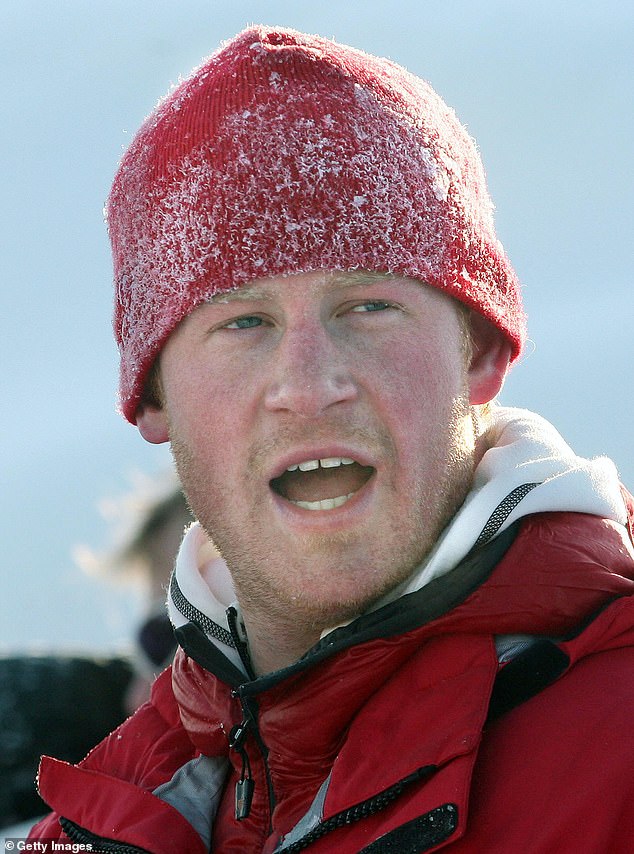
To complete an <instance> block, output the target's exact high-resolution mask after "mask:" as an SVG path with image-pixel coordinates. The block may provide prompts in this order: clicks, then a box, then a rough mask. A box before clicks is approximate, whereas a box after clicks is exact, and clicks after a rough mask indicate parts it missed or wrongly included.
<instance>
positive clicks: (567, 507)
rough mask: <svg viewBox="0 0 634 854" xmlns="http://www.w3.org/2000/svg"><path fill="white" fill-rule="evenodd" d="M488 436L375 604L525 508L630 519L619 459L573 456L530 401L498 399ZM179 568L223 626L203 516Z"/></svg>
mask: <svg viewBox="0 0 634 854" xmlns="http://www.w3.org/2000/svg"><path fill="white" fill-rule="evenodd" d="M490 437H491V440H490V441H491V447H490V449H489V450H488V451H486V453H485V454H484V456H483V457H482V460H481V461H480V464H479V465H478V467H477V469H476V471H475V476H474V481H473V486H472V489H471V491H470V492H469V494H468V496H467V498H466V500H465V502H464V504H463V505H462V507H461V508H460V509H459V511H458V512H457V513H456V515H455V516H454V518H453V520H452V521H451V522H450V524H449V525H448V526H447V528H446V529H445V530H444V532H443V533H442V535H441V536H440V538H439V539H438V542H437V543H436V546H435V547H434V549H433V550H432V552H431V553H430V555H429V556H428V557H427V559H426V560H425V562H424V563H423V564H422V565H421V566H420V567H419V568H418V569H417V570H416V572H415V573H414V574H413V575H412V576H411V577H410V578H409V579H408V580H407V581H406V582H405V583H404V584H402V585H400V587H398V588H396V589H395V590H393V591H391V593H390V594H389V595H388V596H387V597H385V598H384V599H383V600H381V601H380V602H378V603H376V604H375V606H374V608H373V610H375V609H376V608H379V607H381V606H382V605H384V604H386V603H387V602H389V601H393V600H394V599H397V598H399V597H400V596H402V595H404V594H406V593H410V592H412V591H414V590H419V589H420V588H422V587H424V586H425V585H426V584H429V582H430V581H431V580H432V579H434V578H438V577H440V576H442V575H444V574H446V573H447V572H449V571H450V570H451V569H453V567H454V566H456V565H457V564H458V563H459V562H460V561H461V560H462V559H463V558H464V557H465V555H467V554H468V552H469V551H470V550H471V548H472V547H473V546H474V545H475V544H476V542H478V543H484V542H487V541H488V540H490V539H492V538H493V537H495V536H496V535H497V534H499V533H500V532H501V531H503V530H505V528H507V527H508V526H509V525H511V524H512V523H513V522H515V521H516V520H517V519H519V518H521V517H523V516H527V515H529V514H533V513H543V512H547V511H569V512H576V513H589V514H592V515H595V516H600V517H602V518H607V519H611V520H612V521H614V522H617V523H619V524H621V525H625V524H626V522H627V512H626V509H625V504H624V501H623V497H622V495H621V491H620V484H619V479H618V474H617V471H616V467H615V466H614V464H613V463H612V462H611V461H610V460H609V459H607V458H606V457H599V458H597V459H594V460H586V459H583V458H581V457H578V456H576V454H575V453H574V452H573V451H572V450H571V448H570V447H569V446H568V445H567V444H566V442H564V440H563V439H562V437H561V436H560V435H559V433H558V432H557V431H556V430H555V428H554V427H553V426H552V425H551V424H549V423H548V421H546V420H545V419H544V418H542V417H541V416H539V415H536V414H535V413H533V412H529V411H528V410H525V409H511V408H505V407H496V408H495V409H494V415H493V423H492V426H491V428H490ZM174 572H175V575H176V579H177V582H178V586H179V587H180V590H181V591H182V593H183V595H184V597H185V598H186V599H187V600H188V602H189V603H191V605H192V606H193V607H194V608H195V609H197V610H198V611H200V612H201V613H202V614H204V615H205V616H206V617H207V618H209V619H211V620H212V621H213V622H215V623H217V624H218V625H219V626H222V627H224V628H226V627H227V620H226V616H225V612H226V609H227V607H228V606H229V605H234V606H235V591H234V587H233V583H232V581H231V577H230V575H229V571H228V569H227V567H226V566H225V564H224V562H223V561H222V560H220V559H218V557H217V555H215V554H213V552H212V551H211V552H210V545H209V541H208V539H207V537H206V535H205V533H204V532H203V530H202V528H201V527H200V525H199V524H198V523H195V524H194V525H192V526H191V528H190V529H189V530H188V531H187V533H186V535H185V538H184V540H183V543H182V546H181V549H180V551H179V554H178V557H177V561H176V567H175V570H174ZM168 611H169V615H170V619H171V620H172V623H173V624H174V626H176V627H178V626H181V625H183V624H184V623H186V622H187V621H188V619H189V617H187V616H186V615H184V614H183V613H182V609H181V610H179V609H178V608H177V606H176V605H175V603H174V601H173V599H172V597H171V596H169V597H168ZM331 630H332V629H329V630H328V631H331ZM326 633H327V632H324V634H326ZM215 642H217V643H220V642H219V641H218V640H217V639H215ZM222 649H223V652H225V653H226V654H228V655H229V657H230V658H231V659H232V660H233V661H234V663H239V657H238V655H237V652H236V651H235V650H232V649H230V648H229V647H228V646H226V645H225V644H222Z"/></svg>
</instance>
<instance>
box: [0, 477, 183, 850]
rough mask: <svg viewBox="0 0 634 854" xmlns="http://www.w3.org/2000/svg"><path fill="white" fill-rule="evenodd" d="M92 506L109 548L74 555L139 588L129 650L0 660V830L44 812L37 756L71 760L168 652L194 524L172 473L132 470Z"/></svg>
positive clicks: (142, 693) (135, 701)
mask: <svg viewBox="0 0 634 854" xmlns="http://www.w3.org/2000/svg"><path fill="white" fill-rule="evenodd" d="M100 504H101V511H102V515H103V516H104V518H105V520H106V522H107V523H108V526H109V529H110V539H111V543H110V547H109V548H108V549H107V550H106V551H105V552H103V553H99V552H96V551H94V550H92V549H89V548H87V547H85V546H78V547H76V548H75V549H74V557H75V560H76V562H77V563H78V564H79V565H80V566H81V567H82V569H84V570H85V571H86V572H87V573H88V574H90V575H93V576H99V577H101V578H106V579H108V580H109V581H110V582H111V583H113V584H119V583H125V584H132V585H135V586H138V587H140V593H141V602H142V614H141V616H140V619H139V622H138V625H137V626H136V627H135V630H134V634H133V637H132V638H131V643H130V653H129V654H122V655H119V656H108V655H102V656H99V655H95V656H91V657H88V656H80V655H68V654H64V655H62V654H57V655H55V654H48V655H29V656H26V655H15V656H7V657H4V658H0V827H7V826H9V825H13V824H14V823H15V822H22V821H24V820H28V819H35V818H36V817H38V816H41V815H43V813H44V812H45V811H46V805H45V804H44V802H43V801H42V800H41V798H40V797H39V795H38V793H37V789H36V785H35V777H36V772H37V766H38V762H39V759H40V756H41V755H42V754H43V753H46V754H51V755H54V756H57V757H59V758H60V759H64V760H66V761H68V762H78V761H79V760H80V759H82V758H83V757H84V756H85V754H86V753H87V752H88V750H90V748H91V747H93V746H94V744H96V742H98V741H99V740H100V739H102V738H103V737H104V736H105V735H107V734H108V733H109V732H111V731H112V730H113V729H115V727H117V726H118V725H119V724H120V723H121V722H122V721H123V720H124V719H125V718H126V717H127V716H128V715H129V714H132V713H133V712H134V711H135V710H136V709H137V708H138V707H139V706H141V705H142V704H143V703H145V702H146V701H147V700H148V699H149V694H150V687H151V684H152V682H153V681H154V679H155V678H156V676H157V675H158V674H159V673H160V672H161V671H162V670H163V669H164V668H165V667H167V666H168V665H169V664H170V663H171V660H172V657H173V655H174V650H175V648H176V641H175V638H174V632H173V629H172V625H171V623H170V621H169V618H168V616H167V611H166V607H165V598H166V591H167V587H168V582H169V577H170V573H171V571H172V569H173V566H174V559H175V557H176V553H177V551H178V547H179V545H180V542H181V540H182V537H183V533H184V531H185V529H186V528H187V527H188V526H189V525H190V524H191V523H192V521H193V517H192V515H191V512H190V510H189V508H188V506H187V502H186V500H185V497H184V495H183V492H182V489H181V487H180V484H179V482H178V478H177V477H176V475H175V473H174V472H173V471H169V472H166V473H163V474H159V475H156V476H154V477H149V476H137V477H135V478H134V485H133V488H132V489H131V490H130V491H129V492H127V493H126V494H125V495H123V496H122V497H120V498H118V499H114V500H113V499H107V500H104V501H102V502H101V503H100ZM9 834H10V832H9Z"/></svg>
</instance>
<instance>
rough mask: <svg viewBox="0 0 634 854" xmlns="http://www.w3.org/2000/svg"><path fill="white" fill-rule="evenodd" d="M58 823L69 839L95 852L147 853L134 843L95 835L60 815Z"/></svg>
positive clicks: (112, 853) (111, 853)
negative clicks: (130, 843)
mask: <svg viewBox="0 0 634 854" xmlns="http://www.w3.org/2000/svg"><path fill="white" fill-rule="evenodd" d="M59 823H60V824H61V826H62V829H63V831H64V833H65V834H66V836H68V838H69V839H72V841H73V842H78V843H80V844H81V845H85V846H87V847H86V850H87V851H93V852H95V854H149V852H148V850H147V849H146V848H139V847H137V846H136V845H129V844H128V843H127V842H119V841H118V840H116V839H107V838H106V837H104V836H97V834H96V833H91V832H90V831H89V830H86V829H85V828H84V827H81V826H80V825H78V824H75V822H74V821H71V820H70V819H69V818H64V817H63V816H60V819H59Z"/></svg>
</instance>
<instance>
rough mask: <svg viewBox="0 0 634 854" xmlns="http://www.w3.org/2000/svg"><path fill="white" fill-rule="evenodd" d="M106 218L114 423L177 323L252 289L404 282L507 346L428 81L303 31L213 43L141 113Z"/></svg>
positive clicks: (510, 277) (495, 249) (471, 168)
mask: <svg viewBox="0 0 634 854" xmlns="http://www.w3.org/2000/svg"><path fill="white" fill-rule="evenodd" d="M107 217H108V227H109V233H110V239H111V242H112V250H113V258H114V274H115V287H116V304H115V318H114V326H115V334H116V337H117V341H118V344H119V348H120V352H121V385H120V398H121V407H122V410H123V413H124V415H125V416H126V417H127V418H128V420H130V421H131V422H134V420H135V412H136V410H137V407H138V404H139V400H140V397H141V393H142V389H143V384H144V382H145V378H146V376H147V372H148V370H149V368H150V366H151V365H152V362H153V361H154V359H155V358H156V356H157V355H158V353H159V352H160V349H161V347H162V346H163V344H164V343H165V341H166V339H167V338H168V336H169V335H170V333H171V332H172V331H173V329H174V328H175V326H176V325H177V324H178V323H179V322H180V320H182V319H183V317H185V316H186V315H187V314H188V313H189V312H190V311H191V310H192V309H193V308H194V307H195V306H196V305H198V304H200V303H201V302H203V301H205V300H207V299H209V297H211V296H212V295H213V294H215V293H218V292H222V291H228V290H232V289H234V288H239V287H240V286H241V285H243V284H245V283H246V282H249V281H252V280H253V279H257V278H262V277H269V276H280V275H288V274H292V273H299V272H310V271H312V270H317V269H330V270H353V269H368V270H374V271H379V272H386V273H395V274H399V275H406V276H410V277H412V278H417V279H420V280H422V281H425V282H427V283H428V284H430V285H432V286H434V287H437V288H440V289H442V290H443V291H445V292H447V293H448V294H450V295H452V296H454V297H456V298H457V299H459V300H461V301H462V302H464V303H465V304H467V305H469V306H471V307H472V308H474V309H475V310H476V311H478V312H480V313H481V314H483V315H484V316H485V317H486V318H488V319H489V320H490V321H491V322H492V323H493V324H495V325H496V326H497V327H498V328H499V329H500V330H501V331H502V332H503V333H504V334H505V335H506V336H507V337H508V339H509V340H510V341H511V343H512V346H513V354H514V357H516V356H517V355H518V354H519V352H520V349H521V346H522V343H523V338H524V315H523V311H522V305H521V296H520V290H519V285H518V282H517V279H516V277H515V274H514V272H513V270H512V268H511V266H510V264H509V262H508V260H507V258H506V256H505V254H504V251H503V249H502V247H501V245H500V243H499V242H498V240H497V239H496V236H495V231H494V226H493V216H492V205H491V201H490V199H489V195H488V192H487V189H486V184H485V178H484V172H483V168H482V164H481V161H480V158H479V155H478V153H477V150H476V147H475V144H474V142H473V140H472V139H471V138H470V137H469V135H468V134H467V133H466V131H465V130H464V128H463V127H462V126H461V125H460V123H459V122H458V120H457V118H456V116H455V114H454V113H453V111H452V110H450V109H449V108H448V107H447V106H446V104H445V103H444V102H443V101H442V100H441V98H440V97H439V96H438V95H437V94H436V93H435V92H434V91H433V90H432V89H431V87H429V86H428V84H426V83H425V82H423V81H422V80H420V79H418V78H417V77H415V76H413V75H412V74H410V73H408V72H407V71H405V70H404V69H403V68H401V67H400V66H398V65H396V64H394V63H392V62H390V61H388V60H386V59H379V58H376V57H373V56H369V55H368V54H365V53H363V52H362V51H359V50H355V49H354V48H350V47H347V46H343V45H339V44H336V43H335V42H332V41H329V40H326V39H322V38H320V37H318V36H307V35H304V34H302V33H298V32H295V31H293V30H287V29H271V28H266V27H253V28H250V29H248V30H245V31H244V32H242V33H241V34H239V35H238V36H236V38H234V39H233V40H231V41H230V42H228V43H226V44H225V45H224V46H222V47H221V48H220V49H219V50H218V51H217V52H216V53H215V54H214V55H212V56H211V57H210V58H209V59H208V60H207V61H206V62H205V63H204V64H203V65H202V66H200V67H199V68H198V69H196V70H195V71H194V72H193V73H192V75H191V76H190V77H189V78H187V79H186V80H185V81H184V82H183V83H181V84H180V85H179V86H178V87H177V88H176V89H175V90H174V91H173V92H172V93H171V94H170V95H169V96H168V97H167V98H166V99H165V100H164V101H163V102H162V103H161V104H160V105H159V106H158V107H157V109H156V110H155V112H154V113H153V114H152V115H151V116H150V117H149V118H148V119H147V120H146V122H145V123H144V125H143V126H142V128H141V129H140V131H139V133H138V134H137V136H136V137H135V139H134V140H133V142H132V144H131V145H130V147H129V149H128V151H127V152H126V154H125V155H124V157H123V159H122V162H121V165H120V167H119V170H118V172H117V175H116V176H115V180H114V184H113V188H112V191H111V194H110V198H109V200H108V205H107ZM290 286H291V285H290V284H289V287H290Z"/></svg>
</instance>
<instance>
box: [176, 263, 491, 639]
mask: <svg viewBox="0 0 634 854" xmlns="http://www.w3.org/2000/svg"><path fill="white" fill-rule="evenodd" d="M160 364H161V376H162V384H163V391H164V397H165V407H164V410H163V412H162V413H161V414H160V417H162V418H164V419H165V424H166V426H167V429H168V430H169V437H170V441H171V443H172V449H173V453H174V457H175V460H176V463H177V467H178V471H179V474H180V477H181V479H182V482H183V485H184V488H185V492H186V494H187V496H188V498H189V500H190V503H191V505H192V507H193V509H194V512H195V514H196V515H197V517H198V518H199V520H200V522H201V524H202V525H203V527H204V529H205V530H206V531H207V532H208V534H209V535H210V536H211V537H212V538H213V540H214V541H215V543H216V544H217V546H218V547H219V549H220V551H221V552H222V554H223V556H224V558H225V560H226V562H227V565H228V566H229V569H230V570H231V573H232V576H233V579H234V583H235V585H236V590H237V593H238V598H239V600H240V602H241V605H242V607H243V609H244V611H245V614H248V613H258V614H259V616H260V617H262V616H267V617H268V618H270V619H277V620H284V619H286V620H290V621H293V620H298V621H301V620H305V621H308V622H309V623H311V624H312V625H314V626H315V627H319V628H325V627H327V626H330V625H333V624H335V623H337V622H340V621H343V620H345V619H348V618H350V617H351V616H354V615H355V614H357V613H359V612H360V611H362V610H364V609H365V608H367V607H368V605H370V604H371V603H372V602H373V601H375V600H376V599H378V598H379V597H381V596H382V595H384V594H385V593H386V592H387V591H389V590H390V589H392V588H393V587H394V586H396V585H397V584H398V583H399V582H401V581H403V580H404V579H405V578H406V577H407V576H408V575H409V574H410V573H411V572H412V570H413V569H414V568H415V566H416V565H417V564H418V563H419V562H420V561H421V560H422V559H423V558H424V556H425V555H426V554H427V552H428V551H429V549H430V548H431V546H432V545H433V544H434V542H435V540H436V539H437V537H438V535H439V533H440V531H441V530H442V528H443V527H444V526H445V524H446V523H447V521H448V520H449V519H450V518H451V516H452V515H453V514H454V512H455V511H456V509H457V508H458V506H459V505H460V504H461V502H462V501H463V499H464V496H465V494H466V492H467V490H468V488H469V485H470V482H471V477H472V471H473V457H474V434H473V424H472V419H471V413H470V408H469V392H468V381H469V374H468V369H467V366H466V356H465V346H464V338H463V330H462V326H461V323H460V318H459V313H458V309H457V305H456V303H454V301H453V300H451V299H450V298H449V297H447V296H445V295H444V294H442V293H441V292H439V291H437V290H435V289H433V288H431V287H428V286H425V285H422V284H420V283H419V282H416V281H413V280H411V279H406V278H390V277H380V276H377V275H376V274H364V273H328V272H313V273H307V274H297V275H293V276H289V277H286V278H270V279H261V280H258V281H256V282H254V283H253V284H251V285H250V286H248V287H245V288H242V289H240V290H238V291H235V292H232V293H231V294H230V295H224V296H220V297H216V298H214V299H213V300H212V301H211V302H210V303H207V304H205V305H202V306H200V307H198V308H197V309H196V310H195V311H194V312H192V314H191V315H189V316H188V317H187V318H186V320H184V321H183V322H182V323H181V325H180V326H179V327H178V328H177V329H176V330H175V332H174V333H173V334H172V336H171V337H170V339H169V341H168V342H167V344H166V346H165V348H164V350H163V353H162V356H161V363H160ZM318 461H319V462H318Z"/></svg>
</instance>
